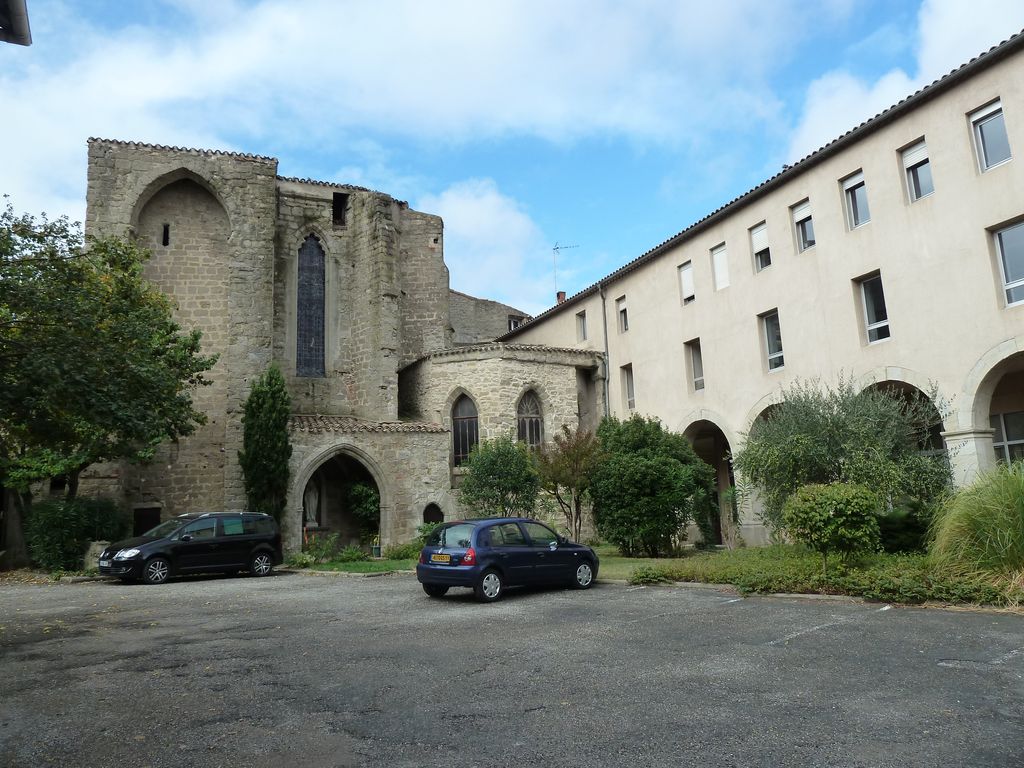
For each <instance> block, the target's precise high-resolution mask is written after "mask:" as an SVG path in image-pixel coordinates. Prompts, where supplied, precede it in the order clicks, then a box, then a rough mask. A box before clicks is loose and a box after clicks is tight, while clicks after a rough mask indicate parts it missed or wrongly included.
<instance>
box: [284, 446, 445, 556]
mask: <svg viewBox="0 0 1024 768" xmlns="http://www.w3.org/2000/svg"><path fill="white" fill-rule="evenodd" d="M291 440H292V458H291V462H290V469H291V477H292V487H291V490H290V492H289V494H288V499H289V507H288V510H287V511H286V517H285V520H284V521H283V522H282V526H281V529H282V533H283V535H284V538H285V547H286V549H287V550H288V551H294V550H297V549H299V548H300V547H301V542H302V492H303V490H304V489H305V487H306V483H307V482H308V480H309V478H310V477H311V476H312V474H313V472H315V471H316V469H317V468H318V467H319V466H321V465H322V464H323V463H324V461H326V460H327V459H329V458H330V457H331V456H334V455H337V454H339V453H343V454H346V455H349V456H352V457H353V458H355V459H356V460H357V461H359V462H361V463H362V464H363V465H364V466H365V467H366V468H367V469H368V470H369V471H370V474H371V475H372V476H373V478H374V480H375V482H376V483H377V487H378V490H379V491H380V495H381V526H380V541H381V545H382V546H387V545H389V544H400V543H404V542H407V541H410V540H412V538H413V537H414V536H415V535H416V528H417V527H418V526H419V525H420V524H421V523H422V522H423V510H424V508H425V507H426V506H427V505H428V504H437V505H438V506H439V507H440V508H441V509H442V511H443V512H444V514H445V517H446V518H447V519H451V518H453V517H457V514H458V512H457V509H458V507H457V504H456V501H455V498H454V494H452V492H451V484H450V480H449V474H448V450H449V449H448V442H449V436H448V433H447V432H437V431H435V432H409V433H392V432H358V433H344V432H341V433H339V432H326V433H308V432H302V431H298V430H293V431H292V435H291Z"/></svg>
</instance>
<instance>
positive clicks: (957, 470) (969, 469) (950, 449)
mask: <svg viewBox="0 0 1024 768" xmlns="http://www.w3.org/2000/svg"><path fill="white" fill-rule="evenodd" d="M994 434H995V430H994V429H991V428H989V427H977V428H969V429H956V430H951V431H949V432H943V433H942V439H943V440H944V441H945V443H946V452H947V453H948V454H949V463H950V464H951V465H952V467H953V482H954V484H955V485H956V486H957V487H958V488H962V487H964V486H965V485H970V484H971V483H973V482H974V480H975V478H977V476H978V475H979V474H980V473H982V472H984V471H985V470H987V469H991V468H992V467H994V466H995V464H996V456H995V449H994V448H993V447H992V436H993V435H994Z"/></svg>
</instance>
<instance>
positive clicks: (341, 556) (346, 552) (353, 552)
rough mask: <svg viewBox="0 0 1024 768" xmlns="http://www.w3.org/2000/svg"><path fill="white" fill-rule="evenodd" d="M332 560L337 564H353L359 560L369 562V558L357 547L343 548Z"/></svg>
mask: <svg viewBox="0 0 1024 768" xmlns="http://www.w3.org/2000/svg"><path fill="white" fill-rule="evenodd" d="M333 559H334V560H336V561H338V562H339V563H355V562H358V561H360V560H369V559H370V556H369V555H368V554H366V552H365V551H363V550H362V549H360V548H359V547H345V548H344V549H343V550H341V551H340V552H339V553H338V554H336V555H335V556H334V558H333Z"/></svg>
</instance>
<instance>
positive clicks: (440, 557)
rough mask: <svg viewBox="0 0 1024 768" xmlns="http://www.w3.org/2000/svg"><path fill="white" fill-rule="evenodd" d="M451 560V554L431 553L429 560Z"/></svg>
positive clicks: (441, 561) (437, 561)
mask: <svg viewBox="0 0 1024 768" xmlns="http://www.w3.org/2000/svg"><path fill="white" fill-rule="evenodd" d="M451 561H452V556H451V555H431V556H430V562H432V563H450V562H451Z"/></svg>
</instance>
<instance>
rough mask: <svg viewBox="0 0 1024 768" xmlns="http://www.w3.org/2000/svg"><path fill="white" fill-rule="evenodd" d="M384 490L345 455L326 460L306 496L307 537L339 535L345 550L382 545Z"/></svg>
mask: <svg viewBox="0 0 1024 768" xmlns="http://www.w3.org/2000/svg"><path fill="white" fill-rule="evenodd" d="M380 505H381V501H380V489H379V488H378V487H377V483H376V481H375V480H374V479H373V475H372V474H371V473H370V470H369V469H367V467H366V466H365V465H364V464H363V463H362V462H360V461H359V460H358V459H356V458H354V457H353V456H350V455H348V454H345V453H339V454H335V455H334V456H332V457H330V458H328V459H327V460H325V461H324V462H323V463H322V464H321V465H320V466H319V467H317V468H316V470H315V471H314V472H313V474H312V475H311V476H310V478H309V480H308V481H307V482H306V487H305V489H304V491H303V494H302V526H303V535H304V537H308V536H309V535H310V534H316V535H330V534H337V536H338V545H339V546H341V547H350V546H355V547H363V548H366V549H369V548H370V547H372V546H373V545H374V544H377V543H379V536H380V518H381V515H380Z"/></svg>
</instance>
